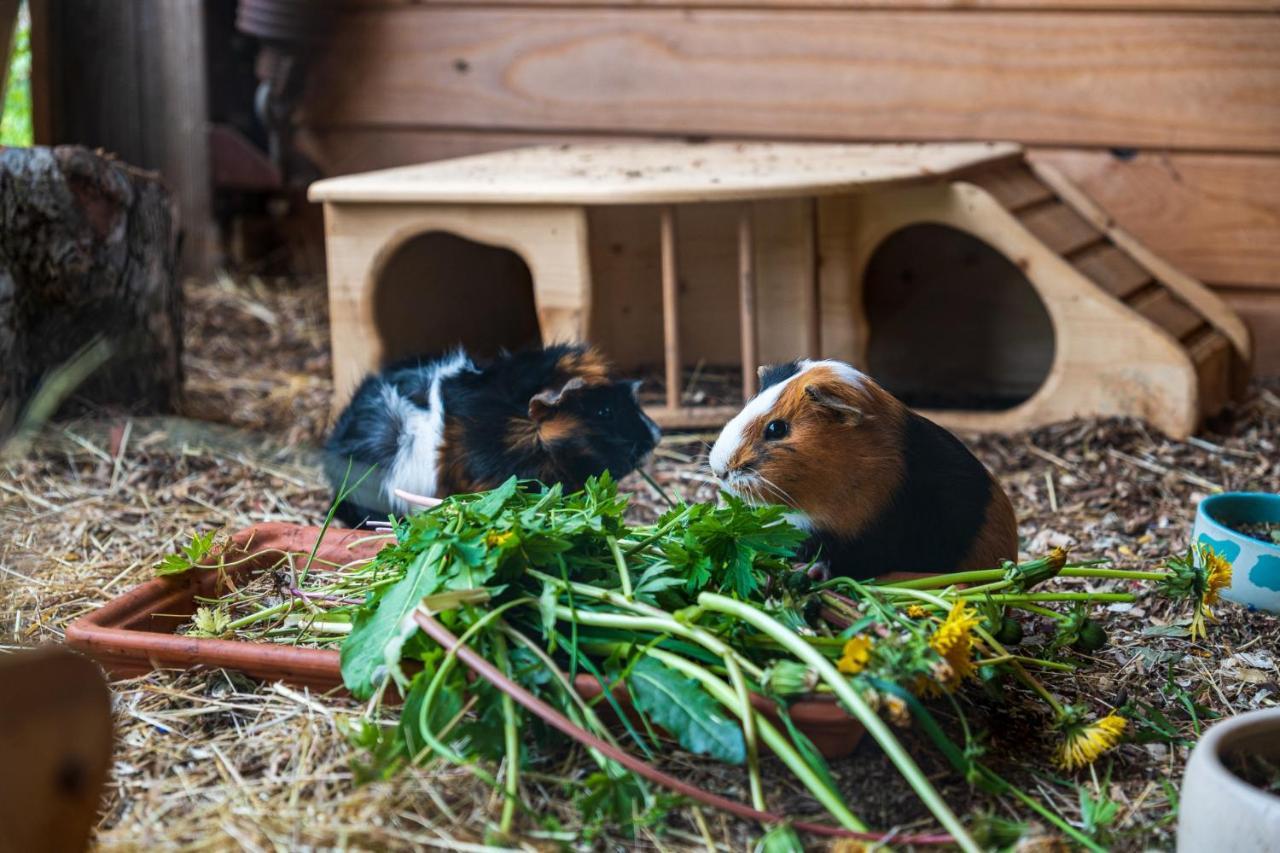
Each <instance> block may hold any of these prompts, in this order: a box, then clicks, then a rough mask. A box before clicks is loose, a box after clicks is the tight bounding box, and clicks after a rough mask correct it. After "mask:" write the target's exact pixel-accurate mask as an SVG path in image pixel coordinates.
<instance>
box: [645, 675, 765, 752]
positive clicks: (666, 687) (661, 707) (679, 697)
mask: <svg viewBox="0 0 1280 853" xmlns="http://www.w3.org/2000/svg"><path fill="white" fill-rule="evenodd" d="M627 686H628V687H629V688H630V690H631V698H632V699H633V700H634V701H635V704H636V707H637V708H639V709H640V710H641V711H643V712H644V713H646V714H648V715H649V716H650V717H651V718H652V719H653V721H654V722H655V723H657V724H658V725H659V726H662V728H664V729H666V730H667V731H668V732H670V733H671V734H672V735H674V736H675V738H676V740H677V741H679V743H680V745H681V746H682V747H684V748H685V749H686V750H688V751H689V752H692V753H695V754H697V755H709V756H711V757H712V758H715V759H717V760H719V761H723V762H726V763H728V764H742V763H743V762H744V761H746V760H747V745H746V742H745V741H744V740H743V738H742V729H741V728H740V727H739V724H738V723H737V722H736V721H734V720H730V719H729V718H728V717H727V716H725V714H724V712H723V711H722V710H720V706H719V705H718V704H717V703H716V701H715V700H714V699H712V698H711V696H710V695H709V694H708V693H707V691H705V690H703V689H702V687H701V686H700V685H699V684H698V682H696V681H694V680H693V679H692V678H687V677H685V676H683V675H681V674H680V673H678V672H676V671H675V670H673V669H671V668H669V667H666V666H663V665H662V664H661V663H659V662H658V661H656V660H654V659H653V658H648V657H646V658H641V659H640V661H639V662H637V663H636V665H635V666H634V667H632V669H631V674H630V676H629V677H628V678H627Z"/></svg>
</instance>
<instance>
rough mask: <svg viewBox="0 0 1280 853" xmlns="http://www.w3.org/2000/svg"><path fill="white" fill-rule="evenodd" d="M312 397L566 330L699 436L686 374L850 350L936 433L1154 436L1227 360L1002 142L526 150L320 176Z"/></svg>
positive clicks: (1134, 248)
mask: <svg viewBox="0 0 1280 853" xmlns="http://www.w3.org/2000/svg"><path fill="white" fill-rule="evenodd" d="M311 198H312V199H314V200H318V201H321V202H323V203H324V205H325V215H326V240H327V250H328V259H329V260H328V263H329V287H330V303H331V328H332V336H333V357H334V371H335V400H334V403H335V406H340V405H341V404H343V403H344V402H345V401H346V399H347V397H348V395H349V394H350V393H351V392H352V390H353V389H354V387H355V385H356V383H357V382H358V381H359V380H360V378H361V377H362V376H363V375H364V374H365V373H366V372H368V371H370V370H374V369H376V368H377V367H378V366H379V365H380V364H381V363H383V362H385V361H387V360H389V359H392V358H395V357H399V356H403V355H407V354H411V353H420V352H429V351H439V350H441V349H443V348H445V347H448V346H452V345H455V344H463V345H465V346H467V347H468V348H470V349H472V350H474V351H477V352H479V353H481V354H483V353H486V352H492V351H495V350H496V349H498V348H499V347H504V346H505V347H515V346H520V345H524V344H529V343H533V342H536V341H538V340H542V341H546V342H551V341H560V340H590V341H592V342H594V343H596V344H598V345H599V346H600V347H601V348H602V349H604V350H605V352H606V353H607V354H608V355H609V356H610V357H611V358H612V359H613V360H614V361H615V363H616V364H617V365H618V366H619V368H621V369H622V370H623V371H628V372H637V371H641V372H643V371H646V370H648V369H651V368H652V369H655V370H658V371H660V375H661V376H663V377H664V388H663V394H662V399H663V400H664V402H663V403H662V404H658V405H655V406H653V407H652V414H653V415H654V417H655V418H656V419H657V420H658V421H659V422H660V423H661V424H663V425H664V426H666V427H704V428H705V427H716V426H718V425H720V424H722V423H723V422H724V421H725V420H727V419H728V418H729V417H730V416H731V415H732V414H733V413H734V412H735V411H736V410H737V407H738V405H739V403H740V401H739V400H729V401H724V404H721V405H715V406H697V405H693V404H692V403H691V401H690V399H689V398H688V396H687V395H686V394H684V393H683V392H684V390H685V384H686V381H687V379H688V377H689V374H690V372H691V371H692V370H693V369H694V368H695V367H696V368H698V369H700V370H701V369H706V368H708V367H723V368H731V369H734V370H741V376H742V379H741V393H742V394H743V395H744V396H749V395H750V394H752V393H754V390H755V388H754V382H755V367H756V366H757V365H758V364H761V363H768V362H774V361H781V360H786V359H791V358H796V357H828V358H839V359H843V360H847V361H850V362H852V363H853V364H855V365H857V366H859V367H861V368H862V369H864V370H866V371H867V372H869V373H870V374H871V375H873V376H874V377H876V378H877V379H878V380H879V381H881V382H882V383H883V384H884V385H886V386H887V387H888V388H889V389H890V390H892V391H894V392H895V393H897V394H898V395H899V396H901V397H902V398H903V399H904V400H905V401H907V402H908V403H909V404H911V405H913V406H916V407H917V408H922V409H925V410H927V411H928V412H929V414H930V415H932V416H934V417H935V418H936V419H938V420H939V421H940V422H942V423H945V424H947V425H950V426H954V427H959V428H969V429H984V430H1005V431H1007V430H1014V429H1021V428H1025V427H1031V426H1036V425H1039V424H1044V423H1049V422H1053V421H1057V420H1061V419H1065V418H1069V417H1075V416H1090V415H1134V416H1139V417H1143V418H1146V419H1147V420H1149V421H1150V422H1151V423H1153V424H1154V425H1155V426H1157V427H1159V428H1160V429H1162V430H1163V431H1165V432H1166V433H1168V434H1170V435H1173V436H1185V435H1188V434H1189V433H1191V432H1192V431H1194V430H1195V428H1196V427H1197V425H1198V424H1199V423H1200V421H1201V420H1202V418H1204V417H1206V416H1209V415H1212V414H1213V413H1215V412H1216V411H1218V410H1219V409H1220V408H1221V407H1222V406H1223V405H1224V404H1225V403H1226V402H1227V401H1228V400H1229V399H1230V398H1231V397H1232V396H1234V395H1235V394H1237V393H1239V392H1240V391H1241V390H1242V388H1243V385H1244V383H1245V381H1246V380H1247V377H1248V368H1249V364H1250V361H1251V358H1252V345H1251V341H1250V338H1249V334H1248V332H1247V330H1246V328H1245V326H1244V324H1243V323H1242V322H1241V320H1240V319H1239V317H1237V316H1236V314H1235V313H1234V312H1233V311H1232V310H1231V309H1230V308H1229V307H1228V306H1227V305H1226V304H1225V303H1224V302H1223V301H1222V300H1221V299H1220V298H1218V297H1217V296H1216V295H1214V293H1213V292H1211V291H1210V290H1209V289H1207V288H1206V287H1204V286H1203V285H1201V284H1200V283H1199V282H1197V281H1195V280H1194V279H1192V278H1190V277H1189V276H1187V275H1185V274H1183V273H1182V272H1180V271H1179V270H1177V269H1175V268H1174V267H1172V266H1171V265H1170V264H1168V263H1166V262H1164V261H1162V260H1161V259H1160V258H1158V257H1156V256H1155V255H1154V254H1152V253H1151V252H1150V251H1148V250H1146V249H1145V248H1144V247H1143V246H1141V245H1140V244H1138V243H1137V241H1135V240H1134V239H1133V238H1132V237H1131V236H1129V235H1128V234H1127V233H1125V232H1124V231H1122V230H1121V229H1119V228H1117V227H1115V225H1114V224H1113V223H1112V222H1110V221H1109V220H1108V219H1107V217H1106V216H1105V215H1104V214H1103V213H1102V212H1101V211H1100V210H1099V209H1098V208H1097V207H1095V206H1094V205H1093V204H1092V203H1091V202H1090V200H1089V199H1088V198H1086V197H1085V196H1084V195H1083V194H1082V193H1081V192H1080V191H1079V190H1078V189H1076V188H1075V187H1074V186H1072V185H1071V184H1069V183H1068V182H1067V181H1065V180H1064V179H1063V178H1062V177H1061V176H1060V175H1058V174H1057V173H1055V172H1053V171H1052V170H1051V169H1050V168H1049V167H1047V166H1042V165H1034V166H1033V165H1031V164H1029V163H1028V162H1027V161H1026V159H1025V158H1024V156H1023V151H1022V149H1021V148H1020V147H1019V146H1017V145H1014V144H983V143H966V144H936V145H827V144H821V145H808V144H767V143H752V144H735V143H703V144H689V143H653V144H599V145H565V146H554V147H542V148H526V149H520V150H515V151H504V152H498V153H493V154H482V155H477V156H473V157H465V158H459V159H454V160H446V161H440V162H434V163H429V164H425V165H421V166H410V167H404V168H398V169H389V170H383V171H378V172H369V173H365V174H360V175H352V176H347V177H341V178H334V179H329V180H325V181H321V182H319V183H317V184H314V185H313V186H312V188H311Z"/></svg>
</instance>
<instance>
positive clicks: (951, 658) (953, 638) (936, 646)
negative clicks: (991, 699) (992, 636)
mask: <svg viewBox="0 0 1280 853" xmlns="http://www.w3.org/2000/svg"><path fill="white" fill-rule="evenodd" d="M978 621H979V620H978V613H977V611H976V610H974V609H973V608H972V607H970V606H968V605H967V604H965V603H964V602H963V601H957V602H956V603H955V604H953V605H952V606H951V612H950V613H948V614H947V618H946V619H944V620H943V621H942V624H941V625H939V626H938V628H937V630H935V631H934V632H933V636H932V637H930V638H929V646H930V648H932V649H933V650H934V651H935V652H937V653H938V654H940V655H942V659H943V660H944V661H946V662H947V665H948V666H949V667H950V672H949V673H947V674H946V680H945V681H944V682H942V687H943V688H944V689H946V690H947V691H948V692H950V691H952V690H955V689H956V688H957V687H959V686H960V682H962V681H964V680H965V679H966V678H968V677H970V676H971V675H973V673H974V671H975V668H974V665H973V629H974V628H975V627H977V625H978ZM943 672H946V671H945V670H943Z"/></svg>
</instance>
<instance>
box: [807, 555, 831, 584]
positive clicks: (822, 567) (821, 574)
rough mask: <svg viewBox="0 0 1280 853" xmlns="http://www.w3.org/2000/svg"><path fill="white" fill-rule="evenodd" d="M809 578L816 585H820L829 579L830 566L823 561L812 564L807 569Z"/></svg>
mask: <svg viewBox="0 0 1280 853" xmlns="http://www.w3.org/2000/svg"><path fill="white" fill-rule="evenodd" d="M809 577H810V578H812V579H813V580H814V581H816V582H817V583H822V582H823V581H825V580H829V579H830V578H831V565H830V564H829V563H827V562H826V561H825V560H822V561H819V562H817V563H814V564H813V565H812V566H810V567H809Z"/></svg>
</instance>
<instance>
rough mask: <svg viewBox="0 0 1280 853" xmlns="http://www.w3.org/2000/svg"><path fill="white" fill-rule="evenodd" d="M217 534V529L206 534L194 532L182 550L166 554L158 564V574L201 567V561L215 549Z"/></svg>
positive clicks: (170, 573) (187, 570) (172, 573)
mask: <svg viewBox="0 0 1280 853" xmlns="http://www.w3.org/2000/svg"><path fill="white" fill-rule="evenodd" d="M216 534H217V531H215V530H210V531H209V532H208V533H204V534H200V533H195V534H192V536H191V541H190V542H189V543H187V544H186V545H183V546H182V548H181V550H179V551H177V552H176V553H173V554H167V555H165V557H164V559H162V560H161V561H160V562H159V563H157V564H156V574H157V575H161V576H163V575H180V574H182V573H183V572H189V571H191V570H192V569H196V568H199V567H200V564H201V562H202V561H204V559H205V558H206V557H208V556H209V554H210V552H211V551H212V550H213V539H214V536H215V535H216Z"/></svg>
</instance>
